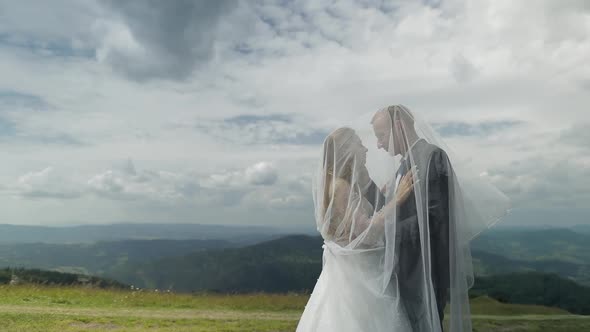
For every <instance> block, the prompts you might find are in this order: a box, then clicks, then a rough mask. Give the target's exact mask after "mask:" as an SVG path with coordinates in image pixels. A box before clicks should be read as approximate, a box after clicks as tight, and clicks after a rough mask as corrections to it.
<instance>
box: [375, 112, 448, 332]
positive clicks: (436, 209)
mask: <svg viewBox="0 0 590 332" xmlns="http://www.w3.org/2000/svg"><path fill="white" fill-rule="evenodd" d="M371 124H372V125H373V129H374V131H375V136H376V137H377V146H378V148H381V149H384V150H385V151H387V152H390V153H392V154H393V155H401V156H402V161H401V165H400V168H399V169H398V170H397V171H396V173H395V176H396V184H397V185H396V186H397V187H398V188H397V189H403V187H409V188H410V190H412V183H411V182H410V183H409V184H410V185H409V186H407V181H405V180H406V178H408V177H406V176H405V175H406V173H407V172H409V170H410V169H411V166H415V167H416V170H417V172H416V173H414V174H417V175H416V176H417V177H418V178H417V179H413V180H414V181H416V185H420V186H421V188H422V189H421V190H420V192H421V193H422V195H421V196H422V197H421V199H419V200H416V196H415V194H414V192H413V190H412V192H411V193H410V194H409V195H404V197H407V198H405V200H403V201H402V203H401V204H399V205H398V209H397V218H396V220H397V222H396V252H397V256H398V259H399V260H398V262H397V268H396V270H395V271H396V273H397V280H398V282H399V286H400V290H399V291H400V292H399V294H400V298H401V301H402V303H403V304H404V306H405V309H406V311H407V314H408V317H409V320H410V323H411V325H412V331H413V332H416V331H420V332H422V331H430V327H429V326H428V323H426V322H427V321H428V317H429V316H428V315H427V314H428V309H429V308H430V307H431V306H430V304H431V303H432V301H436V309H437V312H438V318H439V320H440V326H441V330H442V321H443V318H444V308H445V305H446V303H447V300H448V297H449V280H450V276H449V273H450V272H449V270H450V269H449V187H448V183H449V182H448V181H449V177H448V174H449V173H448V171H449V169H448V168H449V167H448V164H447V162H448V159H447V156H446V153H445V152H444V151H443V150H442V149H440V148H438V147H437V146H434V145H432V144H429V143H428V142H426V140H424V139H422V138H419V136H418V135H417V133H416V131H415V128H414V118H413V116H412V114H411V113H410V111H409V110H408V109H407V108H405V107H404V106H401V105H395V106H389V107H388V108H387V109H383V110H380V111H378V112H377V113H376V114H375V115H374V117H373V120H372V121H371ZM391 135H393V138H394V139H393V140H390V136H391ZM391 141H393V144H392V145H393V146H389V145H390V142H391ZM410 156H411V157H410ZM410 174H411V173H410ZM410 174H408V175H410ZM427 177H428V178H427ZM400 180H401V181H400ZM410 181H412V179H411V178H410ZM426 184H427V185H426ZM398 195H399V194H398ZM381 199H382V198H381ZM377 200H380V199H377ZM417 202H419V203H420V204H421V205H423V206H422V207H421V208H418V207H417ZM377 204H378V203H377ZM418 211H424V215H423V217H421V218H418V217H417V215H418V213H419V212H418ZM426 213H427V214H428V216H427V217H426V215H425V214H426ZM426 220H428V222H427V225H426ZM420 223H423V224H422V225H420ZM421 232H422V233H423V234H424V237H423V239H424V240H423V241H422V240H421V236H420V234H421ZM421 242H425V243H421ZM428 248H429V249H428ZM428 257H429V259H428ZM426 275H430V277H431V281H432V282H430V281H429V280H428V279H426V278H425V276H426ZM424 285H426V287H424ZM431 294H434V299H432V295H431ZM428 299H430V300H428ZM432 314H433V315H431V316H430V317H432V316H434V313H432Z"/></svg>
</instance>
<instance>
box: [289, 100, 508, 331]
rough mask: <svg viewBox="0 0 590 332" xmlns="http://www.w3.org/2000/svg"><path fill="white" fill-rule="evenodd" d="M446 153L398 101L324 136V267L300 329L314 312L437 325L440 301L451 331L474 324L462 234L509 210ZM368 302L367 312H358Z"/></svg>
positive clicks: (336, 319) (351, 325) (364, 323)
mask: <svg viewBox="0 0 590 332" xmlns="http://www.w3.org/2000/svg"><path fill="white" fill-rule="evenodd" d="M380 150H381V151H380ZM453 155H454V154H452V153H450V151H449V149H448V147H447V146H446V145H445V143H444V142H443V141H442V139H440V137H439V136H438V135H437V134H436V133H435V132H434V131H433V130H432V128H431V127H430V126H429V125H428V123H427V122H426V121H424V120H422V119H421V118H420V117H419V116H417V114H414V113H412V112H410V111H409V110H408V109H407V108H406V107H404V106H402V105H394V106H389V107H386V108H384V109H381V110H379V111H377V112H371V114H365V115H363V117H362V118H361V119H357V121H355V122H354V123H352V124H350V123H349V125H348V126H347V127H341V128H338V129H336V130H334V131H333V132H332V133H330V134H329V135H328V137H327V138H326V139H325V141H324V144H323V151H322V155H321V161H320V165H319V169H318V171H317V173H316V175H315V177H314V180H313V200H314V206H315V217H316V223H317V229H318V231H319V232H320V234H321V235H322V237H323V238H324V242H325V249H324V267H323V271H322V274H323V275H324V274H325V276H324V277H323V279H322V278H320V279H319V281H318V285H316V289H314V292H313V294H312V299H310V303H311V305H309V306H307V307H306V310H305V312H304V314H303V316H302V318H301V320H300V325H299V327H301V329H299V327H298V331H313V330H315V327H317V326H318V325H317V324H318V320H319V321H321V323H320V325H322V324H328V325H327V326H334V327H333V328H326V329H324V330H325V331H327V332H330V331H348V330H351V331H352V330H355V331H358V330H366V331H391V330H399V331H429V332H430V331H436V332H438V331H441V330H442V321H443V317H444V315H445V314H444V309H445V305H446V304H447V302H449V307H450V310H449V327H450V330H451V331H471V323H470V318H469V301H468V300H469V299H468V297H467V294H468V292H467V290H468V288H469V287H470V286H471V284H472V281H473V269H472V262H471V255H470V250H469V242H470V240H471V239H472V238H473V237H474V236H476V235H477V234H479V232H481V231H483V230H484V229H486V228H488V227H490V226H491V225H492V224H494V223H495V222H496V221H497V220H498V219H499V218H501V217H502V216H503V215H504V214H505V213H506V211H507V209H508V207H509V201H508V199H507V198H506V197H505V196H504V195H503V194H502V193H501V192H499V191H498V190H497V189H496V188H495V187H493V186H492V185H490V184H488V183H484V182H483V179H481V178H479V177H478V176H471V175H470V174H468V172H467V171H466V169H468V168H469V167H461V166H460V165H459V164H460V162H456V159H455V158H454V157H453ZM458 165H459V167H457V166H458ZM344 276H345V277H344ZM321 283H323V284H321ZM343 296H345V297H343ZM346 296H348V297H346ZM316 297H320V298H322V297H323V298H325V299H327V300H326V301H328V302H330V301H332V300H333V301H334V302H332V304H331V305H323V306H319V307H318V306H317V305H316V304H318V303H325V302H324V299H322V300H319V299H315V298H316ZM344 298H349V299H350V301H348V302H346V301H344V300H343V299H344ZM343 301H344V302H343ZM359 301H360V302H359ZM363 301H364V302H363ZM361 302H362V303H361ZM343 306H344V309H342V308H343ZM367 308H369V309H370V311H371V313H372V315H373V317H363V316H362V315H360V316H355V313H356V312H357V311H355V310H358V313H361V312H364V311H363V310H365V309H367ZM341 309H342V310H346V311H347V312H349V313H351V315H350V317H348V316H347V317H342V315H341V312H342V310H341ZM351 310H352V311H351ZM314 311H320V312H321V313H318V314H316V313H314ZM392 313H394V314H392ZM392 319H393V321H392ZM327 322H328V323H327ZM333 324H336V325H333ZM359 324H360V325H359ZM375 324H377V325H378V326H376V325H375ZM314 326H315V327H314ZM322 326H324V325H322ZM336 326H337V327H336ZM355 326H356V327H355ZM392 326H396V327H395V328H392ZM410 326H411V328H410ZM357 327H358V328H357Z"/></svg>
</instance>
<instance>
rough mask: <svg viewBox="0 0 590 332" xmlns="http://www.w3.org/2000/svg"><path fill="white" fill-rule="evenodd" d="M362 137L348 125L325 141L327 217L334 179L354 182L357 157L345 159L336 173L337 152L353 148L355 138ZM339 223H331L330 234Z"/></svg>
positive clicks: (324, 203)
mask: <svg viewBox="0 0 590 332" xmlns="http://www.w3.org/2000/svg"><path fill="white" fill-rule="evenodd" d="M355 137H356V138H358V141H360V138H359V137H358V136H357V134H356V132H355V131H354V130H353V129H351V128H348V127H342V128H338V129H336V130H335V131H333V132H332V133H330V135H328V137H326V140H325V141H324V160H323V163H324V172H325V173H324V179H325V180H324V190H323V191H324V197H323V204H322V205H323V213H322V214H323V216H324V217H325V213H326V212H327V210H328V207H329V206H330V202H331V199H332V190H331V189H332V185H333V181H335V180H337V179H342V180H344V181H346V182H348V184H349V185H350V184H351V182H352V177H353V171H354V167H355V165H354V163H355V158H348V159H346V160H345V161H344V164H343V165H342V166H341V167H340V168H339V169H338V172H337V174H335V166H336V160H335V158H336V157H337V154H339V155H341V154H342V153H343V151H346V150H347V149H351V147H353V146H354V142H355V140H354V138H355ZM336 227H337V223H332V222H331V223H330V225H329V230H328V234H334V233H335V231H336V229H335V228H336Z"/></svg>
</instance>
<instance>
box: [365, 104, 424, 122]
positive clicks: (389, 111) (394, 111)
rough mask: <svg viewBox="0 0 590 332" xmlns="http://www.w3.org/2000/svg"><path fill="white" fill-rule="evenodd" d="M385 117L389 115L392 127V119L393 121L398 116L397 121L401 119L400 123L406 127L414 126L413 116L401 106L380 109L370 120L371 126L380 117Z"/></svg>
mask: <svg viewBox="0 0 590 332" xmlns="http://www.w3.org/2000/svg"><path fill="white" fill-rule="evenodd" d="M386 115H389V119H390V120H391V124H392V127H393V119H395V117H396V116H398V117H399V119H401V120H402V122H403V123H405V124H406V125H411V126H412V127H413V126H414V115H413V114H412V112H410V110H409V109H408V108H407V107H405V106H403V105H391V106H388V107H387V108H383V109H380V110H379V111H377V112H376V113H375V115H373V118H372V119H371V124H374V123H375V122H377V121H378V120H379V119H380V118H381V117H384V116H386Z"/></svg>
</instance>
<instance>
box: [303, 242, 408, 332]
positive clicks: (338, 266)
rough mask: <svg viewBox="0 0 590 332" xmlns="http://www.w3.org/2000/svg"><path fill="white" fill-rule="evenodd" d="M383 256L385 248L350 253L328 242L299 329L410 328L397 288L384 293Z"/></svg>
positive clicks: (379, 331) (375, 331)
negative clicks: (381, 267) (317, 277)
mask: <svg viewBox="0 0 590 332" xmlns="http://www.w3.org/2000/svg"><path fill="white" fill-rule="evenodd" d="M383 256H384V249H382V248H379V249H368V250H366V251H362V252H359V251H358V250H354V251H348V252H347V251H346V250H345V249H342V248H341V247H340V246H338V245H337V244H335V243H333V242H327V243H326V244H325V245H324V266H323V269H322V273H321V274H320V277H319V279H318V281H317V283H316V285H315V288H314V290H313V292H312V294H311V297H310V299H309V302H308V303H307V305H306V307H305V310H304V312H303V315H302V316H301V319H300V321H299V325H298V326H297V332H311V331H322V332H348V331H350V332H353V331H354V332H385V331H388V332H392V331H400V332H404V331H410V330H411V328H410V325H409V323H408V322H407V318H406V315H405V313H404V310H403V306H402V304H401V303H400V301H399V300H398V297H397V295H396V294H395V290H394V288H395V287H388V289H386V291H385V294H382V292H381V289H382V285H383V280H382V274H383V273H382V270H381V269H380V268H379V266H381V265H382V263H381V262H382V260H383ZM393 283H394V281H393V282H392V284H393Z"/></svg>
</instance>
